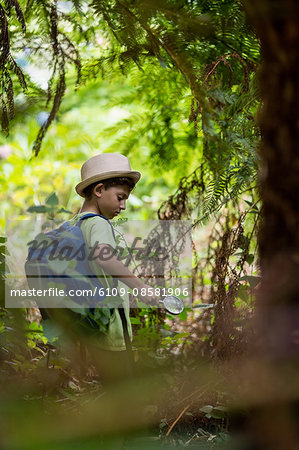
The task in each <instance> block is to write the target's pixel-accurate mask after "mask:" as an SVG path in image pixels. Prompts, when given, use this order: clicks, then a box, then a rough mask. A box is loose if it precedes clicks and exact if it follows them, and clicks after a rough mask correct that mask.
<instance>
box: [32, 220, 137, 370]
mask: <svg viewBox="0 0 299 450" xmlns="http://www.w3.org/2000/svg"><path fill="white" fill-rule="evenodd" d="M95 216H99V217H102V218H103V219H105V220H107V221H108V223H109V224H110V226H111V229H112V234H113V237H114V240H115V241H116V238H115V233H114V229H113V227H112V225H111V223H110V221H109V219H107V217H105V216H102V215H101V214H93V213H88V214H85V215H84V216H82V217H80V218H79V220H78V222H77V223H76V224H75V225H71V224H70V223H69V222H68V221H67V222H64V223H63V224H62V225H61V226H60V227H59V228H56V229H54V230H52V231H49V232H47V233H39V234H38V235H37V236H36V237H35V239H34V240H33V241H31V242H29V243H28V256H27V260H26V262H25V272H26V277H27V281H28V285H29V288H30V289H32V288H33V287H35V288H38V289H43V288H44V289H47V288H49V286H50V285H51V283H53V281H54V282H55V283H56V284H57V283H58V284H63V285H64V289H65V290H66V291H69V290H70V289H73V290H77V289H80V290H83V289H86V290H90V289H92V288H95V287H96V288H97V292H101V293H102V294H101V295H99V296H98V298H97V301H98V302H100V303H101V302H103V300H104V299H105V298H106V291H105V289H104V288H103V285H102V283H101V282H100V280H99V279H98V277H97V276H96V275H95V274H93V273H92V272H91V269H90V267H89V262H88V259H87V249H86V244H85V241H84V236H83V233H82V230H81V225H82V221H83V220H86V219H88V218H89V217H95ZM41 243H43V244H46V245H45V246H44V247H43V248H42V250H41V249H40V247H39V246H40V244H41ZM36 244H37V245H36ZM78 247H79V248H78ZM66 249H67V250H68V251H67V252H65V250H66ZM64 252H65V255H64ZM55 253H56V256H58V257H59V256H60V258H59V262H58V263H57V262H56V263H55V262H54V263H52V262H53V261H55V259H54V256H55ZM51 256H52V258H51ZM63 256H67V259H63ZM75 273H77V274H78V275H75V276H74V274H75ZM116 285H117V283H116ZM101 288H102V291H100V290H99V289H101ZM73 300H75V301H76V302H77V303H78V304H81V306H82V302H80V298H79V299H78V298H76V299H75V298H73ZM86 303H87V306H89V307H88V308H86V307H85V308H83V309H82V308H81V309H74V308H70V309H72V311H73V312H77V313H79V314H81V324H83V325H84V326H88V327H92V328H94V329H96V330H98V331H105V330H106V329H107V326H108V324H109V322H110V317H111V314H112V313H113V310H114V308H115V307H117V309H118V311H119V314H120V318H121V322H122V326H123V333H124V340H125V345H126V349H127V351H128V358H129V362H130V365H131V366H133V356H132V346H131V342H130V337H129V333H128V326H127V320H126V317H125V313H124V310H123V308H122V307H119V304H118V305H115V306H114V307H113V308H111V307H106V308H105V307H101V308H95V307H96V304H95V299H94V298H93V296H91V297H90V296H88V295H86V296H85V297H84V306H86ZM110 306H111V305H110ZM39 309H40V311H41V315H42V318H43V319H49V318H51V314H50V313H49V312H48V311H47V308H39ZM82 316H83V318H82Z"/></svg>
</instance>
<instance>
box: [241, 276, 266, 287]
mask: <svg viewBox="0 0 299 450" xmlns="http://www.w3.org/2000/svg"><path fill="white" fill-rule="evenodd" d="M261 279H262V278H261V277H255V276H253V275H246V276H244V277H241V278H239V281H248V283H249V284H250V288H251V289H254V288H255V287H256V286H257V285H258V284H259V282H260V281H261Z"/></svg>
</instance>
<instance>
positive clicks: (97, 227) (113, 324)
mask: <svg viewBox="0 0 299 450" xmlns="http://www.w3.org/2000/svg"><path fill="white" fill-rule="evenodd" d="M85 214H88V212H84V213H80V214H77V215H76V216H74V217H73V218H72V219H70V221H69V222H70V224H71V225H75V223H76V222H77V221H78V219H79V218H80V217H82V216H84V215H85ZM81 230H82V234H83V237H84V240H85V243H86V246H87V251H89V250H91V249H92V248H93V247H94V245H96V244H108V245H110V246H111V247H112V248H113V249H115V248H116V242H115V240H114V237H113V232H112V229H111V224H110V223H109V222H108V221H107V220H106V219H103V218H102V217H99V216H95V217H89V218H88V219H85V220H83V221H82V224H81ZM89 264H90V268H91V271H92V272H93V273H94V274H95V275H97V276H98V277H99V279H100V282H101V283H102V285H103V288H104V289H107V288H110V291H111V289H112V288H113V285H114V284H113V278H112V277H111V276H110V275H108V274H107V273H106V272H105V271H104V270H103V269H102V268H101V267H100V265H99V264H98V263H97V262H96V261H95V260H93V261H89ZM122 287H124V288H125V289H124V290H123V292H126V294H125V295H123V296H122V297H121V298H122V300H123V303H122V304H123V307H124V312H125V315H126V319H127V326H128V333H129V336H130V338H131V340H132V327H131V322H130V315H129V311H130V308H129V296H128V294H127V290H128V287H127V286H126V285H125V284H124V283H122V282H121V281H118V288H119V289H120V288H122ZM98 345H99V347H100V348H102V349H103V350H112V351H122V350H126V345H125V341H124V333H123V326H122V322H121V318H120V314H119V312H118V310H117V309H114V310H113V313H112V316H111V319H110V322H109V325H108V329H107V332H106V333H100V335H99V340H98Z"/></svg>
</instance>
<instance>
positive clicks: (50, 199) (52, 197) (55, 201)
mask: <svg viewBox="0 0 299 450" xmlns="http://www.w3.org/2000/svg"><path fill="white" fill-rule="evenodd" d="M58 203H59V200H58V197H57V195H56V193H55V192H53V193H52V194H51V195H49V197H48V198H47V200H46V205H51V206H57V205H58Z"/></svg>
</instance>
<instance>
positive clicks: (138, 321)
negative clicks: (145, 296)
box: [130, 317, 141, 325]
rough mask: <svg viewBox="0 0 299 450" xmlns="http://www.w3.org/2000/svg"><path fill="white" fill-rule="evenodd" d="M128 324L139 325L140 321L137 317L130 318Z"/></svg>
mask: <svg viewBox="0 0 299 450" xmlns="http://www.w3.org/2000/svg"><path fill="white" fill-rule="evenodd" d="M130 322H131V323H132V324H133V325H141V321H140V319H139V318H138V317H130Z"/></svg>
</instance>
